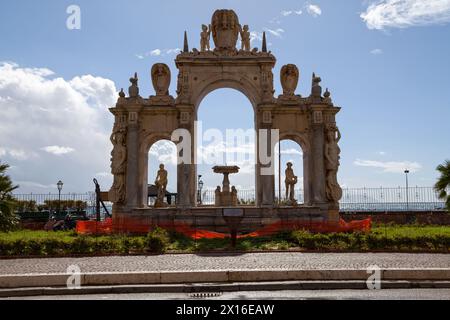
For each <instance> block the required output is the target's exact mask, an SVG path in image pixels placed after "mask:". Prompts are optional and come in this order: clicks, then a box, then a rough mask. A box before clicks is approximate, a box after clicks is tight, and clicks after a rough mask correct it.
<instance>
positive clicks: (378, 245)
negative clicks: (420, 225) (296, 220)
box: [291, 231, 450, 251]
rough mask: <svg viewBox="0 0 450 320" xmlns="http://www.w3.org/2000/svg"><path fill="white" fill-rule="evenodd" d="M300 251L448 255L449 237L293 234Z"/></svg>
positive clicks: (373, 234)
mask: <svg viewBox="0 0 450 320" xmlns="http://www.w3.org/2000/svg"><path fill="white" fill-rule="evenodd" d="M291 240H292V241H293V242H294V243H296V244H297V245H298V246H299V247H301V248H305V249H309V250H320V249H326V250H339V249H340V250H357V251H371V250H387V251H420V250H429V251H449V249H450V236H449V235H423V236H400V235H390V234H388V235H383V234H380V233H368V234H364V233H332V234H312V233H309V232H305V231H294V232H292V239H291Z"/></svg>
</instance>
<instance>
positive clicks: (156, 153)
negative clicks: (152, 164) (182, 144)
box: [149, 140, 177, 165]
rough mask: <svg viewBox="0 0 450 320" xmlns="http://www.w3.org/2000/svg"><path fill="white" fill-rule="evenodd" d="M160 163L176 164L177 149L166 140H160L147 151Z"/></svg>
mask: <svg viewBox="0 0 450 320" xmlns="http://www.w3.org/2000/svg"><path fill="white" fill-rule="evenodd" d="M149 153H150V155H151V156H153V157H155V158H156V159H157V160H158V162H160V163H170V164H173V165H176V164H177V147H176V145H175V143H173V142H171V141H168V140H160V141H158V142H156V143H154V144H153V145H152V147H151V148H150V151H149Z"/></svg>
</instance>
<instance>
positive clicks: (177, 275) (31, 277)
mask: <svg viewBox="0 0 450 320" xmlns="http://www.w3.org/2000/svg"><path fill="white" fill-rule="evenodd" d="M372 273H373V272H372V271H370V270H369V271H368V270H367V269H351V270H349V269H323V270H274V269H270V270H207V271H163V272H159V271H156V272H155V271H152V272H104V273H82V274H80V283H81V286H117V285H156V284H160V285H161V284H179V283H185V284H192V283H234V282H261V281H311V280H315V281H349V280H359V281H366V280H367V279H368V277H369V276H370V275H371V274H372ZM71 276H72V277H73V276H74V274H9V275H8V274H7V275H0V289H7V288H26V287H35V288H36V287H66V285H67V280H68V279H69V277H71ZM380 278H381V280H382V281H385V280H392V281H400V280H405V281H450V268H436V269H385V270H383V269H381V270H380Z"/></svg>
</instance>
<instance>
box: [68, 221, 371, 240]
mask: <svg viewBox="0 0 450 320" xmlns="http://www.w3.org/2000/svg"><path fill="white" fill-rule="evenodd" d="M371 224H372V220H371V218H368V219H365V220H357V221H350V222H346V221H344V220H343V219H341V220H340V221H339V223H337V224H336V223H329V222H307V221H304V220H297V221H295V220H290V221H279V222H275V223H273V224H270V225H267V226H265V227H263V228H261V229H259V230H256V231H254V232H251V233H248V234H244V235H239V236H238V238H248V237H264V236H269V235H273V234H276V233H278V232H281V231H294V230H302V229H304V230H308V231H311V232H315V233H336V232H354V231H359V232H369V231H370V228H371ZM157 226H158V227H160V228H163V229H166V230H172V231H175V232H178V233H181V234H184V235H185V236H187V237H190V238H192V239H224V238H227V237H230V235H229V234H227V233H219V232H214V231H208V230H202V229H195V228H192V227H191V226H189V225H188V224H185V223H177V222H173V223H166V224H161V223H160V224H158V225H157ZM153 227H155V226H148V225H145V224H142V223H140V224H138V223H133V221H132V220H131V219H128V220H125V221H123V220H122V221H121V222H120V225H114V224H113V221H112V219H111V218H108V219H106V220H104V221H100V222H97V221H78V222H77V226H76V232H77V233H79V234H111V233H113V232H116V233H120V232H127V233H140V234H145V233H148V232H149V231H150V230H151V229H152V228H153Z"/></svg>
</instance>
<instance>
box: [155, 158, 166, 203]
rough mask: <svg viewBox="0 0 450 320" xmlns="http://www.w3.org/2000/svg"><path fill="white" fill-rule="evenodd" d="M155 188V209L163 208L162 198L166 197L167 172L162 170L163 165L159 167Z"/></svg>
mask: <svg viewBox="0 0 450 320" xmlns="http://www.w3.org/2000/svg"><path fill="white" fill-rule="evenodd" d="M155 186H156V188H157V189H158V194H157V197H156V201H155V208H161V207H165V206H166V204H165V203H164V196H165V195H166V188H167V170H166V169H164V165H163V164H160V165H159V170H158V173H157V175H156V179H155Z"/></svg>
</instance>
